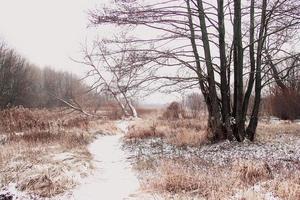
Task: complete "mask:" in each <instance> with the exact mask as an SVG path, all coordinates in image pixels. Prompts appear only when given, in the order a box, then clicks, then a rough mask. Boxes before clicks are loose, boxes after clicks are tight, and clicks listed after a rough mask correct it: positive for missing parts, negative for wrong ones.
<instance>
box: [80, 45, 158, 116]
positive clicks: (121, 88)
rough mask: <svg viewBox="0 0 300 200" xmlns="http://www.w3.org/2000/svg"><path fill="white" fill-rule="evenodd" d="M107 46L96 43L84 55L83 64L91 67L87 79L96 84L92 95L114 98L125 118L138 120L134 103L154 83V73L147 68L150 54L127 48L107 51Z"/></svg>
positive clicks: (124, 46) (117, 47) (86, 49)
mask: <svg viewBox="0 0 300 200" xmlns="http://www.w3.org/2000/svg"><path fill="white" fill-rule="evenodd" d="M106 43H107V42H106V41H95V42H94V44H93V46H92V47H91V48H90V49H88V47H85V49H84V51H83V53H84V60H83V61H82V62H81V63H84V64H85V65H87V66H89V67H90V70H89V71H88V73H87V75H86V77H85V78H90V79H92V82H93V84H92V86H91V88H90V91H96V92H99V93H106V94H109V95H111V96H112V97H113V98H114V100H115V101H116V102H117V103H118V105H119V107H120V108H121V110H122V112H123V114H124V115H125V116H132V117H138V113H137V111H136V109H135V107H134V104H133V101H134V100H135V99H136V98H138V97H139V95H141V91H142V90H144V91H145V89H146V88H149V86H150V84H151V82H152V79H151V70H149V68H146V67H145V65H146V64H147V62H148V61H147V62H145V60H147V59H145V57H146V56H147V53H145V52H142V53H138V52H134V51H129V50H128V47H127V46H126V45H123V46H122V47H120V46H114V47H112V46H110V48H108V46H107V45H106Z"/></svg>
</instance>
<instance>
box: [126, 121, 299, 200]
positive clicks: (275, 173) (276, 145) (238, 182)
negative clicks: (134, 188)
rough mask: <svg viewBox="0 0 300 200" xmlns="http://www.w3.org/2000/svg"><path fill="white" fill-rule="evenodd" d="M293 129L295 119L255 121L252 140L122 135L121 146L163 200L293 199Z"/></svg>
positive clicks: (296, 178)
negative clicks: (185, 141)
mask: <svg viewBox="0 0 300 200" xmlns="http://www.w3.org/2000/svg"><path fill="white" fill-rule="evenodd" d="M144 124H145V123H144ZM189 126H190V125H189ZM160 130H167V131H173V132H174V129H172V127H170V128H165V129H158V128H156V132H158V131H160ZM179 130H180V131H182V130H184V129H179ZM299 130H300V126H299V125H298V124H297V123H288V124H286V123H276V124H274V123H272V124H260V126H259V129H258V137H257V140H256V141H255V142H250V141H245V142H243V143H239V142H229V141H224V142H219V143H215V144H202V145H198V146H195V145H188V144H186V145H184V146H178V145H176V144H177V143H175V145H174V144H172V143H170V142H169V141H168V139H169V138H168V136H164V135H165V134H157V135H158V136H155V134H148V135H150V137H140V138H138V137H136V138H134V139H132V138H130V139H126V138H125V145H124V148H125V149H126V150H127V151H128V152H129V153H130V154H131V158H132V162H133V163H134V166H135V169H136V170H137V171H138V174H139V176H138V177H139V179H140V180H141V182H142V185H143V187H144V188H145V189H148V190H150V191H151V192H162V193H164V195H166V196H167V198H168V199H231V200H240V199H245V200H254V199H255V200H279V199H289V200H293V199H300V148H299V146H300V137H299V133H300V132H299ZM146 131H148V132H149V130H148V129H147V130H146ZM146 131H144V133H148V132H146ZM150 131H151V129H150ZM150 133H151V132H150ZM178 134H184V132H182V133H180V132H179V133H178ZM136 135H137V136H139V135H138V134H136ZM144 135H145V134H144ZM144 135H142V136H144ZM161 135H163V136H161ZM158 177H159V178H158Z"/></svg>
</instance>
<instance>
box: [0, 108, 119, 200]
mask: <svg viewBox="0 0 300 200" xmlns="http://www.w3.org/2000/svg"><path fill="white" fill-rule="evenodd" d="M94 120H95V119H90V118H86V117H85V116H82V115H80V114H76V113H72V114H67V113H66V112H61V111H58V110H46V109H41V110H38V109H34V110H32V109H27V108H12V109H7V110H3V111H0V130H1V131H0V188H1V187H3V186H6V185H8V184H9V183H14V184H17V187H18V189H20V190H25V191H27V192H29V193H32V194H35V195H38V196H41V197H52V196H55V195H57V194H61V193H63V192H65V191H67V190H69V189H71V188H73V187H74V186H75V185H76V184H77V183H78V181H80V179H81V178H83V177H84V176H86V175H88V173H89V171H90V170H91V169H92V167H93V166H92V163H91V159H92V156H91V155H90V153H89V151H88V149H87V145H88V144H89V143H90V142H91V141H92V140H93V139H94V138H95V134H97V133H99V132H101V133H104V132H110V131H112V130H113V129H114V128H115V127H114V126H113V125H111V124H107V123H105V122H102V121H99V120H96V121H94Z"/></svg>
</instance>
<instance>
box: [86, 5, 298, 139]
mask: <svg viewBox="0 0 300 200" xmlns="http://www.w3.org/2000/svg"><path fill="white" fill-rule="evenodd" d="M299 6H300V2H297V1H293V0H262V1H254V0H250V1H241V0H233V1H229V0H228V1H224V0H218V1H216V2H211V1H208V0H207V1H205V0H171V1H169V0H166V1H160V2H152V1H143V2H139V1H137V0H136V1H125V0H119V1H116V3H115V4H114V6H112V7H111V8H104V9H96V10H92V11H91V12H90V21H91V23H92V24H94V25H102V24H115V25H118V26H127V27H131V28H132V27H135V28H138V27H144V28H146V29H147V30H149V29H150V30H155V31H157V33H158V34H153V36H152V37H151V36H150V37H137V38H136V39H133V40H131V41H123V42H124V43H127V44H128V43H130V44H135V46H138V45H136V44H140V46H139V47H136V48H135V51H138V52H152V53H153V55H152V56H151V57H149V59H148V60H149V61H151V62H152V63H153V65H160V66H161V67H162V68H164V69H165V70H169V71H170V69H174V68H176V69H178V68H182V69H185V71H189V72H191V73H188V74H187V75H186V74H185V73H181V74H180V75H179V76H177V77H171V76H167V77H166V76H163V77H160V78H168V79H169V80H171V81H175V82H188V83H189V82H190V81H191V85H192V83H195V82H197V84H198V85H199V87H200V89H201V92H202V94H203V96H204V99H205V102H206V105H207V109H208V113H209V118H208V120H209V121H208V124H209V128H210V131H211V132H212V133H213V135H214V139H215V140H221V139H229V140H238V141H243V140H244V139H245V138H246V137H247V138H248V139H250V140H254V136H255V132H256V127H257V123H258V114H259V109H260V100H261V93H262V89H263V86H264V85H265V84H264V78H265V74H266V68H265V66H266V58H265V50H266V41H269V39H270V38H272V37H273V36H274V35H275V34H280V33H283V32H285V31H288V30H292V29H294V30H295V29H298V27H299V24H300V18H299V16H300V15H299V9H298V8H299ZM157 35H158V37H155V36H157ZM115 42H116V43H120V41H115ZM147 43H152V44H154V45H153V46H154V47H155V48H145V44H147ZM162 59H166V60H167V61H162ZM158 77H159V76H158ZM253 92H254V93H255V95H254V103H253V106H252V105H250V104H249V100H250V97H251V94H252V93H253ZM231 96H233V98H231ZM248 111H250V113H251V114H250V117H249V123H248V125H247V126H246V116H247V113H248Z"/></svg>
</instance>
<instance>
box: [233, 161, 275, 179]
mask: <svg viewBox="0 0 300 200" xmlns="http://www.w3.org/2000/svg"><path fill="white" fill-rule="evenodd" d="M234 168H235V171H237V175H238V177H239V179H240V180H241V181H242V182H243V183H246V184H249V185H253V184H255V183H257V182H259V181H266V180H268V179H271V178H272V171H271V169H270V167H269V165H268V164H267V163H266V162H263V161H257V162H253V161H250V160H242V161H238V162H236V163H234Z"/></svg>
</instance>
